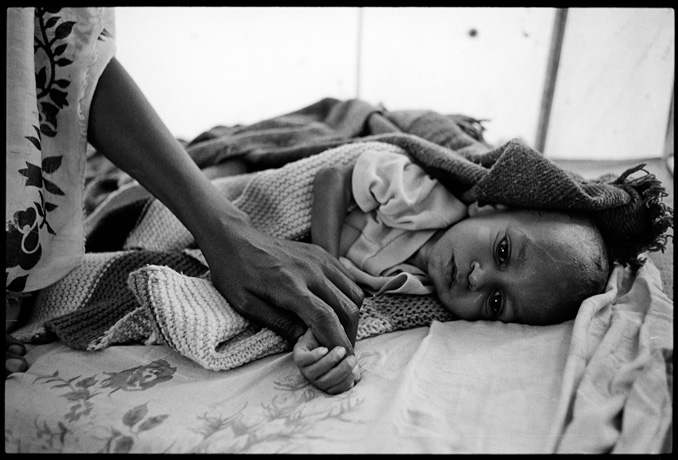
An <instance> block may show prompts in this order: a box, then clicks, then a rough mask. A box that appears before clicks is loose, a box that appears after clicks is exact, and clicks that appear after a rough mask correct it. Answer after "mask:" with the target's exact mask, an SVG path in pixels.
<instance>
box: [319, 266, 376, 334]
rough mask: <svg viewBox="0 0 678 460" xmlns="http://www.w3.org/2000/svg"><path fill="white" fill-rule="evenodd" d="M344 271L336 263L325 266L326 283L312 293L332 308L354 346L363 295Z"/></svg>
mask: <svg viewBox="0 0 678 460" xmlns="http://www.w3.org/2000/svg"><path fill="white" fill-rule="evenodd" d="M345 270H346V269H345V268H344V267H343V266H342V265H341V263H340V262H338V261H334V264H332V265H329V264H328V265H326V266H325V276H326V277H327V282H326V283H325V285H324V286H323V288H321V289H314V293H315V294H316V295H317V296H318V297H320V298H321V299H322V300H323V301H325V302H326V303H327V304H328V305H330V307H332V309H333V310H334V312H335V313H336V315H337V317H338V318H339V321H340V322H341V324H342V326H343V327H344V330H345V331H346V335H347V336H348V338H349V340H350V342H351V344H352V345H355V339H356V335H357V333H358V321H359V319H360V307H361V306H362V303H363V299H364V294H363V291H362V289H360V288H359V287H358V286H357V285H356V284H355V283H354V282H353V281H352V280H351V279H350V278H349V277H348V276H347V275H346V271H345Z"/></svg>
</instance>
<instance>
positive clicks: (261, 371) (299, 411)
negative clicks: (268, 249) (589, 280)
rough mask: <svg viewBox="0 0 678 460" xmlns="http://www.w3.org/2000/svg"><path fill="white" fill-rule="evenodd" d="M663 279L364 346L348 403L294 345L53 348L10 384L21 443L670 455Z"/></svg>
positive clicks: (667, 305)
mask: <svg viewBox="0 0 678 460" xmlns="http://www.w3.org/2000/svg"><path fill="white" fill-rule="evenodd" d="M631 282H632V283H631ZM659 283H660V281H659V274H658V271H657V269H656V268H655V267H654V265H653V264H652V263H651V262H650V263H648V265H647V266H646V267H644V268H642V269H641V270H640V271H639V272H638V275H637V277H635V278H634V277H632V276H629V273H628V272H624V271H623V270H622V269H620V268H618V269H616V271H615V273H614V275H613V279H612V280H611V282H610V284H609V286H608V292H607V293H605V294H603V295H600V296H596V297H593V298H591V299H589V300H587V302H586V303H585V304H584V305H583V306H582V309H581V311H580V314H579V315H578V316H577V318H576V320H575V321H569V322H566V323H563V324H560V325H556V326H542V327H539V326H525V325H518V324H503V323H497V322H484V321H478V322H467V321H451V322H446V323H440V322H433V323H432V325H431V327H430V328H429V327H420V328H416V329H410V330H405V331H398V332H392V333H388V334H383V335H379V336H375V337H371V338H367V339H364V340H362V341H359V342H358V343H357V345H356V352H357V355H358V357H359V362H360V366H361V369H362V373H363V378H362V380H361V381H360V383H359V384H358V385H357V386H356V387H354V388H353V389H352V390H350V391H348V392H346V393H343V394H341V395H338V396H328V395H326V394H324V393H322V392H321V391H319V390H317V389H315V388H313V387H312V386H310V385H309V384H308V383H307V382H306V381H305V380H304V379H303V377H302V376H301V374H300V373H299V371H298V370H297V368H296V366H295V365H294V363H293V361H292V357H291V354H290V353H285V354H278V355H274V356H270V357H267V358H264V359H261V360H258V361H255V362H252V363H249V364H246V365H244V366H242V367H240V368H237V369H234V370H231V371H223V372H214V371H209V370H206V369H204V368H202V367H201V366H199V365H198V364H196V363H195V362H193V361H191V360H189V359H188V358H185V357H183V356H181V355H180V354H178V353H176V352H174V351H172V350H171V349H169V348H168V347H164V346H143V345H133V346H114V347H110V348H107V349H104V350H102V351H98V352H79V351H74V350H71V349H68V348H66V347H64V346H63V345H61V344H59V343H55V344H49V345H41V346H38V347H35V348H33V349H32V350H31V351H30V353H29V355H28V360H29V362H30V363H31V364H32V365H31V368H30V369H29V371H28V372H27V373H25V374H15V375H13V376H12V377H10V378H9V379H8V380H6V383H5V390H6V393H5V449H6V451H8V452H134V453H137V452H139V453H140V452H147V453H161V452H171V453H180V452H266V453H269V452H288V453H293V452H298V453H540V452H592V453H596V452H608V451H614V452H643V453H655V452H659V451H660V449H661V447H662V445H663V444H664V439H665V434H666V432H667V429H668V428H669V424H670V423H671V420H672V407H671V400H670V396H671V392H672V388H671V385H672V368H671V371H670V373H669V376H668V379H667V368H666V365H665V363H667V362H668V363H672V358H671V360H669V361H665V357H667V356H669V355H670V356H672V352H673V332H672V323H673V304H672V302H670V301H669V299H668V298H667V297H666V295H665V294H663V293H662V292H661V290H660V287H661V286H660V284H659ZM629 287H630V289H629ZM142 376H146V377H147V378H146V379H143V378H141V377H142ZM148 377H150V378H148ZM144 381H145V382H147V383H146V384H142V382H144Z"/></svg>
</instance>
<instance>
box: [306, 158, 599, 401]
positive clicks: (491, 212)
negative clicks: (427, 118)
mask: <svg viewBox="0 0 678 460" xmlns="http://www.w3.org/2000/svg"><path fill="white" fill-rule="evenodd" d="M313 194H314V196H313V205H312V214H311V238H312V241H313V243H316V244H319V245H320V246H322V247H323V248H325V249H326V250H327V251H329V252H330V253H331V254H333V255H334V256H336V257H339V259H340V261H341V262H342V263H343V264H344V266H345V267H346V268H347V269H348V270H349V271H350V272H351V273H352V274H353V276H354V277H355V279H356V281H357V282H358V283H359V284H360V285H361V286H362V287H363V288H364V289H365V290H366V291H368V292H370V293H372V294H375V295H380V294H385V293H401V294H427V293H432V292H434V293H435V294H436V296H437V298H438V299H439V300H440V302H441V303H442V304H443V305H444V306H445V307H446V308H448V309H449V310H450V311H451V312H452V313H453V314H454V315H455V316H457V317H459V318H460V319H465V320H490V321H494V320H499V321H503V322H516V323H523V324H533V325H547V324H556V323H560V322H563V321H566V320H568V319H571V318H573V317H574V316H575V315H576V312H577V309H578V308H579V305H580V304H581V302H582V301H583V300H584V299H585V298H587V297H590V296H592V295H595V294H598V293H600V292H602V291H603V290H604V288H605V285H606V283H607V279H608V276H609V271H610V265H611V264H610V261H609V260H608V256H607V251H606V249H605V245H604V242H603V239H602V237H601V235H600V233H599V232H598V230H597V229H596V227H595V226H594V225H593V224H592V223H591V222H590V221H588V220H587V219H585V218H584V217H581V216H575V215H569V214H564V213H558V212H550V211H549V212H544V211H538V210H528V209H507V208H505V207H494V206H484V207H478V206H477V205H476V204H474V205H471V206H468V207H467V206H466V205H464V204H463V203H462V202H461V201H460V200H459V199H457V198H456V197H455V196H454V195H453V194H451V193H450V192H449V191H448V190H447V189H446V188H445V187H444V186H443V185H442V184H441V183H440V182H438V181H436V180H435V179H433V178H431V177H430V176H428V175H427V174H426V172H425V171H424V170H423V169H422V168H421V167H420V166H418V165H417V164H415V163H414V162H413V161H412V160H411V159H410V158H409V157H408V156H407V155H405V154H400V153H399V152H398V151H395V150H394V148H393V147H392V146H385V147H384V148H383V149H380V148H375V149H374V150H371V151H369V152H367V153H363V154H362V155H360V156H359V157H358V159H357V161H356V163H355V165H354V166H353V167H347V166H335V167H327V168H324V169H322V170H321V171H320V172H319V173H318V174H317V176H316V178H315V181H314V189H313ZM355 205H357V206H355ZM347 210H348V211H347ZM345 355H346V351H345V350H344V349H342V348H335V349H334V350H331V351H330V350H328V349H327V348H325V347H320V344H319V343H318V341H317V340H316V338H315V337H314V336H313V334H312V333H311V332H310V330H309V331H307V332H306V334H305V335H304V336H302V337H301V338H300V340H299V342H297V344H296V345H295V347H294V353H293V356H294V360H295V363H296V364H297V365H298V366H299V368H300V370H301V372H302V374H303V375H304V376H305V377H306V378H307V379H308V380H310V381H311V382H312V383H313V384H314V385H315V386H317V387H318V388H320V389H322V390H324V391H326V392H328V393H330V394H334V393H340V392H342V391H345V390H347V389H349V388H351V387H352V386H353V385H354V384H355V383H356V382H357V381H358V380H359V379H360V374H359V370H358V366H356V363H357V362H356V358H355V356H348V357H346V356H345Z"/></svg>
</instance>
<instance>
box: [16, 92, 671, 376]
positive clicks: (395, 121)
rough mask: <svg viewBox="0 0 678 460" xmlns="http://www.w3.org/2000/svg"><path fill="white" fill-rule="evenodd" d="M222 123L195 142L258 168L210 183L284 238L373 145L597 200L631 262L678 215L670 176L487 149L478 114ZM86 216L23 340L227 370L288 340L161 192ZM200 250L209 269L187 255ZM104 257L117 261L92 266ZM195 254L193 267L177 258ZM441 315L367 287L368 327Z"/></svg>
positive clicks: (544, 200)
mask: <svg viewBox="0 0 678 460" xmlns="http://www.w3.org/2000/svg"><path fill="white" fill-rule="evenodd" d="M276 130H277V131H278V132H277V133H276ZM222 131H224V129H222V128H215V130H213V131H212V132H211V134H206V135H204V136H202V139H198V140H196V141H194V142H192V143H191V144H189V146H188V149H189V152H191V154H192V156H193V157H194V159H196V162H198V163H200V164H209V163H210V162H218V161H221V159H223V158H226V157H231V156H239V157H241V158H243V159H244V160H245V161H247V162H248V165H249V168H250V170H252V172H251V173H250V174H245V175H242V176H236V177H232V178H223V179H217V180H215V181H214V183H215V185H216V186H217V187H218V188H219V189H220V190H221V191H222V193H224V194H225V196H227V197H228V198H229V199H230V200H231V201H232V202H233V203H234V204H235V205H236V206H237V207H238V208H240V209H242V210H243V211H245V212H247V213H248V214H249V215H250V217H251V219H252V222H253V224H254V225H255V226H256V227H257V228H259V229H260V230H262V231H264V232H266V233H269V234H271V235H274V236H277V237H280V238H286V239H294V240H304V239H307V237H308V235H309V230H310V205H311V198H312V182H313V177H314V176H315V173H316V172H317V171H318V169H319V168H321V167H322V166H325V165H329V164H339V163H343V164H351V163H352V162H354V161H355V159H356V158H357V156H358V155H359V154H360V153H361V152H362V151H364V150H365V149H372V148H380V149H391V150H392V151H395V152H405V153H407V154H409V155H410V156H412V157H413V158H414V159H415V161H417V162H418V163H420V164H421V165H422V166H423V167H424V168H425V169H426V170H427V171H428V172H429V173H430V174H431V175H433V176H435V177H437V178H438V179H439V180H441V181H442V182H443V183H444V184H445V185H446V186H448V187H449V188H450V189H451V190H452V191H453V192H454V193H456V194H457V195H458V196H459V197H460V198H461V199H462V200H463V201H465V202H466V203H470V202H473V201H476V200H479V201H484V202H490V203H504V204H508V205H513V206H525V207H532V208H540V209H557V210H567V211H580V212H588V213H590V215H591V216H592V217H593V218H594V219H595V220H596V222H597V223H598V224H599V225H600V226H601V230H603V232H604V234H605V235H606V237H607V238H608V240H610V241H611V252H612V254H613V255H614V256H615V258H616V260H618V261H619V262H622V263H630V264H633V263H634V262H636V261H637V259H636V256H637V255H638V254H639V253H640V251H641V250H645V249H658V248H661V247H663V241H662V238H663V233H664V232H665V230H666V228H667V227H668V226H670V225H671V224H672V210H670V209H669V208H667V207H666V206H665V205H664V204H663V203H661V197H662V193H663V189H662V188H661V185H660V184H659V183H658V182H657V181H656V180H654V178H653V177H652V176H650V175H645V176H644V177H642V178H640V179H633V180H629V179H628V175H629V174H630V173H633V172H635V170H632V171H629V172H628V174H625V175H622V176H620V177H619V178H618V179H617V180H615V181H613V182H603V181H583V180H582V179H581V178H579V177H577V176H575V175H573V174H570V173H568V172H566V171H564V170H562V169H561V168H560V167H558V166H557V165H555V163H553V162H551V161H549V160H548V159H545V158H543V157H542V156H541V155H540V154H539V153H538V152H536V151H534V150H532V149H530V148H529V147H528V146H526V145H524V144H523V143H521V142H520V141H511V142H509V143H507V144H505V145H504V146H501V147H499V148H496V149H491V148H490V146H488V145H487V144H485V143H484V142H483V141H482V129H481V127H479V125H478V124H477V123H475V122H474V121H473V120H472V119H470V118H468V117H463V116H453V117H451V116H443V115H440V114H436V113H435V112H430V111H400V112H388V111H386V110H385V109H380V110H377V109H369V107H367V106H366V104H365V103H362V102H360V101H347V102H340V101H336V100H323V101H321V102H320V103H318V104H315V105H313V106H310V107H309V108H307V109H302V110H301V111H298V112H294V113H292V114H288V115H286V116H282V117H279V118H277V119H272V120H268V121H265V122H262V123H260V124H257V125H252V126H251V127H248V128H247V127H246V128H234V129H231V130H227V132H226V133H225V135H223V136H221V135H220V134H219V133H220V132H222ZM386 131H391V132H386ZM377 132H381V133H382V134H375V133H377ZM384 132H386V133H384ZM281 133H284V134H281ZM295 133H296V135H294V134H295ZM222 134H223V133H222ZM212 135H213V136H212ZM336 145H338V146H336ZM332 146H334V147H333V148H329V149H328V147H332ZM266 168H272V169H266ZM260 169H263V170H260ZM283 192H284V193H283ZM620 223H622V224H624V225H620ZM89 227H90V229H91V231H90V232H89V235H88V242H87V244H88V250H89V251H109V252H106V253H103V254H101V253H96V252H91V253H88V254H87V255H86V257H85V259H86V260H85V263H84V264H83V265H82V266H81V267H80V268H78V269H77V270H76V271H74V272H73V273H71V274H69V276H67V277H66V278H65V279H64V280H62V281H60V282H59V283H57V284H55V285H54V286H51V287H50V288H47V289H45V290H44V291H42V292H41V293H40V294H39V296H38V297H37V299H36V305H35V307H34V317H33V318H32V320H31V321H30V323H29V324H28V325H27V326H26V327H25V328H23V329H22V330H19V331H17V335H18V336H19V337H20V338H23V339H24V340H26V339H28V338H30V336H32V335H33V334H35V333H38V332H40V331H41V330H42V327H43V325H46V326H47V329H48V330H49V331H51V332H52V333H54V334H56V335H57V336H58V337H59V338H60V339H62V340H64V341H65V342H66V343H67V344H69V345H70V346H73V347H75V348H80V349H99V348H102V347H105V346H108V345H111V344H114V343H124V342H126V341H129V340H142V341H146V342H147V343H166V344H168V345H170V346H171V347H173V348H175V349H176V350H177V351H179V352H180V353H182V354H184V355H186V356H188V357H189V358H191V359H193V360H194V361H196V362H198V363H200V364H201V365H203V366H205V367H207V368H210V369H229V368H232V367H235V366H238V365H241V364H243V363H244V362H247V361H250V360H252V359H256V358H259V357H262V356H265V355H267V354H271V353H276V352H279V351H282V350H284V349H289V345H288V344H286V343H285V342H284V341H283V340H282V339H281V338H280V337H278V336H277V335H275V334H274V333H272V332H271V331H268V330H267V329H263V328H260V327H258V326H256V325H253V324H250V323H249V322H247V321H246V320H244V319H243V318H241V317H240V316H239V315H238V314H237V313H236V312H235V310H234V309H232V308H231V306H230V305H228V302H226V300H225V299H224V298H223V297H222V296H221V295H220V294H219V293H218V292H217V291H216V290H215V289H214V287H213V286H212V285H211V283H210V282H209V279H208V273H207V267H206V264H205V263H204V259H202V258H201V255H200V253H199V251H197V250H188V251H187V250H186V249H187V248H190V247H191V246H192V245H193V244H194V243H193V238H192V236H191V235H190V233H189V232H188V231H187V230H186V229H185V228H184V227H183V225H182V224H181V223H180V222H179V221H178V220H177V219H176V217H174V215H172V214H171V213H170V212H169V210H167V208H165V207H164V206H163V205H162V204H161V203H160V202H158V201H156V200H154V199H151V198H142V199H141V200H137V201H132V202H130V203H126V204H125V205H123V206H120V207H112V208H111V209H110V212H100V213H98V214H97V217H96V222H94V223H92V222H90V223H89ZM120 229H123V230H122V231H120ZM120 244H122V246H120ZM165 256H166V257H167V260H164V257H165ZM172 257H173V258H174V259H171V258H172ZM191 257H192V258H193V261H197V262H200V263H201V264H202V265H201V267H200V268H196V267H194V266H192V265H191V264H190V263H188V261H187V258H191ZM128 259H134V260H128ZM114 261H115V262H114ZM172 263H174V264H179V265H175V266H173V265H172ZM97 264H101V267H106V268H107V270H105V269H103V268H100V269H92V267H93V265H97ZM182 264H183V265H182ZM185 265H188V266H191V269H192V270H193V271H189V269H187V268H179V269H177V268H176V267H178V266H181V267H184V266H185ZM162 266H166V267H168V268H162ZM184 270H185V271H184ZM93 271H94V272H97V273H100V274H99V275H92V272H93ZM121 280H125V281H126V282H127V283H129V289H126V286H124V285H122V283H121ZM111 286H114V287H113V288H112V287H111ZM104 292H105V293H106V294H105V295H104V294H103V293H104ZM130 295H132V296H133V297H134V299H135V301H130ZM71 298H73V299H75V300H73V301H72V302H71V301H70V299H71ZM65 299H69V302H65ZM100 304H106V308H100ZM432 319H439V320H449V319H452V316H451V315H450V314H449V313H448V312H447V311H446V310H444V309H443V307H442V306H441V305H440V304H439V303H438V302H437V300H436V299H435V297H434V296H422V297H419V296H417V297H415V298H413V297H412V296H395V295H394V296H384V297H377V298H368V299H366V300H365V303H364V304H363V308H362V311H361V318H360V324H359V333H358V337H359V338H363V337H367V336H369V335H373V334H378V333H383V332H388V331H391V330H395V329H398V328H406V327H415V326H419V325H425V324H428V323H430V321H431V320H432ZM79 325H87V326H86V327H81V326H79Z"/></svg>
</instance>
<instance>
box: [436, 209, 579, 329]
mask: <svg viewBox="0 0 678 460" xmlns="http://www.w3.org/2000/svg"><path fill="white" fill-rule="evenodd" d="M567 225H569V224H568V222H566V221H564V220H563V221H559V222H553V221H548V220H544V219H540V218H539V217H538V216H537V214H536V213H534V212H531V211H525V210H508V211H496V212H491V213H485V214H481V215H477V216H475V217H469V218H467V219H465V220H462V221H461V222H459V223H458V224H456V225H453V226H452V227H450V228H449V229H448V230H447V231H446V232H445V233H444V234H443V235H442V236H441V237H440V239H439V240H438V241H437V242H436V243H435V245H434V246H433V249H432V251H431V253H430V256H429V259H428V274H429V276H430V278H431V279H432V281H433V284H434V287H435V290H436V293H437V295H438V297H439V298H440V301H441V302H442V303H443V305H445V306H446V307H447V308H448V309H449V310H450V311H451V312H452V313H454V314H455V315H457V316H459V317H460V318H462V319H467V320H499V321H503V322H516V323H525V324H552V323H554V322H560V321H558V320H555V321H554V318H557V317H558V315H557V313H556V312H557V311H558V308H559V306H560V305H562V304H563V301H565V300H567V298H568V297H567V296H568V293H571V292H573V287H574V286H575V283H576V279H577V275H576V273H577V272H576V265H575V264H574V261H573V254H576V251H566V250H564V249H563V247H564V245H562V244H554V242H556V241H561V242H564V243H566V244H572V245H576V238H574V237H572V236H571V235H568V231H567ZM570 225H571V224H570ZM568 238H569V239H570V240H571V241H567V240H568ZM563 240H565V241H563Z"/></svg>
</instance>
